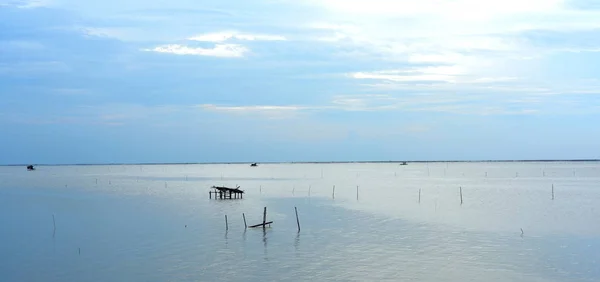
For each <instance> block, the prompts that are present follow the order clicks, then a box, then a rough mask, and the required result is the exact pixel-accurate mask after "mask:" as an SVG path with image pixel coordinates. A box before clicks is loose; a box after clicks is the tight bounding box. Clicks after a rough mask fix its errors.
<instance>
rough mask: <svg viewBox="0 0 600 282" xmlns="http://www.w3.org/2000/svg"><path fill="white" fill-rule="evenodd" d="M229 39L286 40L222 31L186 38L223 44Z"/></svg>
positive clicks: (278, 36) (277, 36) (276, 37)
mask: <svg viewBox="0 0 600 282" xmlns="http://www.w3.org/2000/svg"><path fill="white" fill-rule="evenodd" d="M231 39H236V40H247V41H285V40H286V38H285V37H284V36H281V35H269V34H247V33H239V32H237V31H223V32H215V33H206V34H201V35H196V36H192V37H190V38H188V40H192V41H201V42H215V43H216V42H225V41H228V40H231Z"/></svg>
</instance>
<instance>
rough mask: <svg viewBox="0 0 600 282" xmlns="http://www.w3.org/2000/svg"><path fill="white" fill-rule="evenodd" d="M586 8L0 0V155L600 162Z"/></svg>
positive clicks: (477, 1)
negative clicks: (573, 159) (560, 160)
mask: <svg viewBox="0 0 600 282" xmlns="http://www.w3.org/2000/svg"><path fill="white" fill-rule="evenodd" d="M598 124H600V5H598V4H594V2H593V1H583V0H579V1H568V0H528V1H522V0H520V1H517V0H506V1H484V0H453V1H450V0H447V1H445V0H423V1H408V0H395V1H393V0H370V1H358V0H320V1H317V0H294V1H291V0H268V1H242V0H225V1H197V0H195V1H192V0H172V1H157V0H144V1H141V0H119V1H114V0H105V1H97V2H95V3H92V2H91V1H75V0H47V1H46V0H38V1H19V0H8V1H7V0H0V129H1V132H2V135H1V137H2V138H1V139H0V163H2V164H11V163H106V162H221V161H224V162H227V161H329V160H335V161H346V160H468V159H561V158H569V159H571V158H600V151H599V150H598V148H600V146H599V145H598V144H599V143H598V141H600V126H598Z"/></svg>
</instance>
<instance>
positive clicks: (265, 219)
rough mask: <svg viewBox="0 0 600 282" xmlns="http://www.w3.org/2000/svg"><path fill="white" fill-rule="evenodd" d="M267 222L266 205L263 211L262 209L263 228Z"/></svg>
mask: <svg viewBox="0 0 600 282" xmlns="http://www.w3.org/2000/svg"><path fill="white" fill-rule="evenodd" d="M266 224H267V207H265V209H264V211H263V228H265V227H266Z"/></svg>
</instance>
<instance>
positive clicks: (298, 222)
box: [294, 207, 300, 232]
mask: <svg viewBox="0 0 600 282" xmlns="http://www.w3.org/2000/svg"><path fill="white" fill-rule="evenodd" d="M294 210H295V211H296V223H297V224H298V232H300V220H299V219H298V208H296V207H294Z"/></svg>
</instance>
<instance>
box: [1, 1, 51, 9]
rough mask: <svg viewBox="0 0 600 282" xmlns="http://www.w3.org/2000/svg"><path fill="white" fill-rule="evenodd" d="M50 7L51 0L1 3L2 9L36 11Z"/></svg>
mask: <svg viewBox="0 0 600 282" xmlns="http://www.w3.org/2000/svg"><path fill="white" fill-rule="evenodd" d="M49 5H50V1H49V0H21V1H7V2H4V1H0V7H2V6H5V7H16V8H19V9H35V8H41V7H47V6H49Z"/></svg>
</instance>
